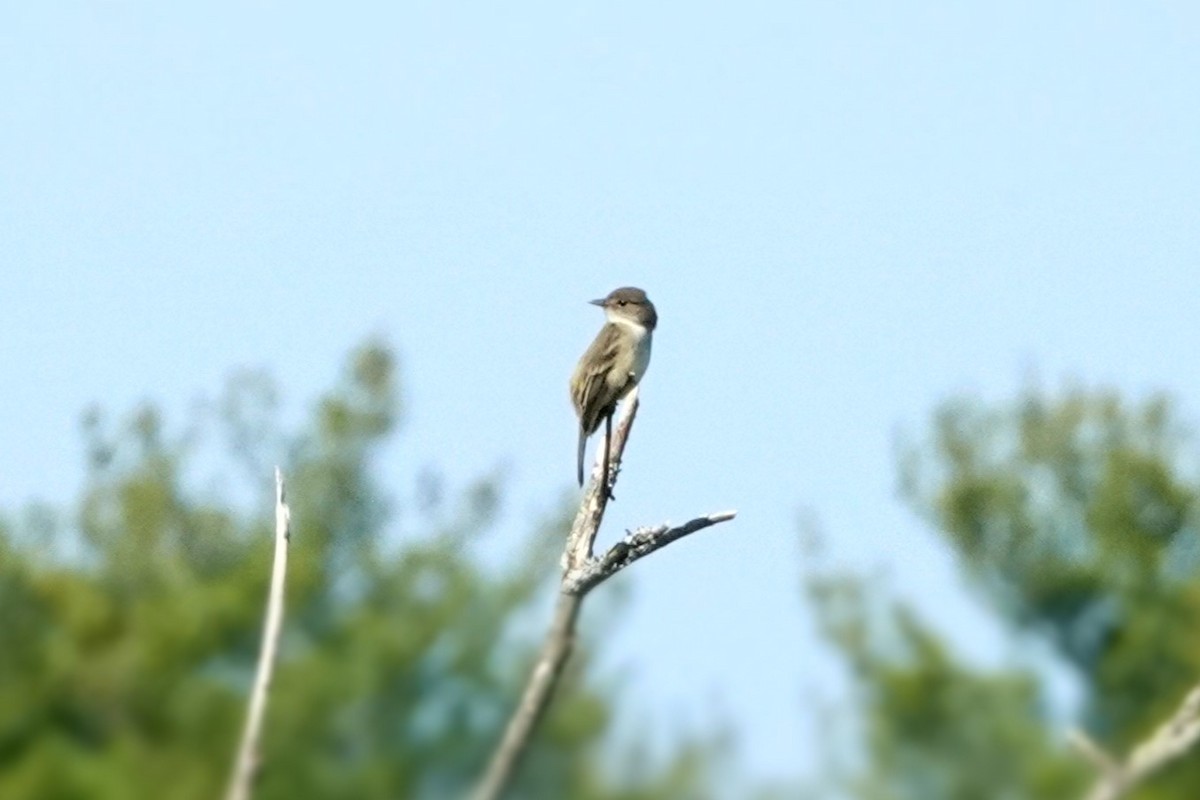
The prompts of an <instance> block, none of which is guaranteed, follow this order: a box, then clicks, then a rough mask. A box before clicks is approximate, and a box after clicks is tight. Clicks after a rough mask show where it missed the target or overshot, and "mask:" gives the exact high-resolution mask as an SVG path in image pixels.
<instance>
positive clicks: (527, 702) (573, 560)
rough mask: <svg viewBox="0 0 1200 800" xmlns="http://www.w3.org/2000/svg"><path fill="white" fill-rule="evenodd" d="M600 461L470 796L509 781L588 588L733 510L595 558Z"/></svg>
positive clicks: (628, 409) (638, 534)
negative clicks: (543, 623) (534, 646)
mask: <svg viewBox="0 0 1200 800" xmlns="http://www.w3.org/2000/svg"><path fill="white" fill-rule="evenodd" d="M637 410H638V390H637V389H636V388H635V389H634V390H633V391H632V392H631V393H630V394H629V396H628V398H627V399H626V400H625V403H624V406H623V408H622V410H621V417H620V421H619V422H618V424H617V426H616V429H615V430H614V431H613V441H612V446H611V448H610V457H609V461H610V464H609V469H610V472H611V480H610V481H609V482H610V483H616V479H617V476H618V475H619V474H620V471H621V457H622V456H623V454H624V452H625V442H626V441H627V440H628V438H629V430H630V428H631V427H632V426H633V420H634V418H635V417H636V416H637ZM607 444H608V443H604V444H603V445H602V446H607ZM603 462H604V459H603V451H601V452H600V454H599V455H598V457H597V459H596V465H595V466H594V467H593V468H592V478H591V481H590V483H589V484H588V487H587V490H586V491H585V492H584V495H583V500H582V502H581V503H580V504H579V511H578V512H576V514H575V521H574V522H573V523H572V525H571V532H570V533H569V534H568V535H567V544H566V549H565V550H564V551H563V558H562V567H563V576H562V584H561V586H560V588H559V595H558V604H557V606H556V607H555V610H554V620H553V621H552V622H551V625H550V630H549V631H548V632H547V634H546V640H545V642H544V643H543V644H542V649H541V651H540V652H539V653H538V657H537V661H536V662H535V663H534V666H533V671H532V672H531V673H530V675H529V680H528V682H527V683H526V684H525V690H524V691H523V692H522V694H521V700H520V702H519V703H518V704H517V707H516V709H515V710H514V711H513V715H512V717H511V718H510V719H509V721H508V725H507V726H506V727H505V729H504V735H503V736H502V737H501V739H500V743H499V744H498V745H497V746H496V749H495V751H494V752H493V753H492V757H491V760H490V761H489V762H488V766H487V769H486V770H485V771H484V774H483V777H482V778H481V779H480V781H479V784H478V785H477V786H476V788H475V792H474V794H473V795H472V797H473V798H474V800H498V798H500V797H501V796H502V795H503V793H504V791H505V789H506V788H507V787H508V785H509V784H510V783H511V782H512V779H513V776H514V775H515V774H516V770H517V766H518V765H519V764H520V762H521V757H522V755H523V754H524V752H525V749H526V747H527V746H528V744H529V740H530V738H531V737H532V736H533V731H534V729H535V728H536V727H537V724H538V721H539V720H540V719H541V718H542V716H543V715H544V714H545V712H546V709H547V708H548V707H549V705H550V701H551V699H552V698H553V696H554V690H555V688H556V687H557V685H558V681H559V678H560V677H561V676H562V672H563V668H564V667H565V666H566V663H567V659H568V658H570V655H571V649H572V647H573V646H574V644H575V626H576V623H577V622H578V619H579V609H580V606H581V605H582V604H583V598H584V597H585V596H586V595H587V593H588V592H589V591H590V590H591V589H593V588H595V587H596V586H598V585H599V584H600V583H602V582H603V581H604V580H606V579H607V578H609V577H611V576H612V575H615V574H616V573H618V572H620V571H621V570H622V569H624V568H625V567H627V566H629V565H630V564H632V563H633V562H634V561H637V560H638V559H640V558H643V557H644V556H647V555H649V554H650V553H653V552H654V551H655V550H659V549H661V548H663V547H666V546H667V545H668V544H670V543H671V542H673V541H676V540H678V539H682V538H683V537H684V536H687V535H688V534H690V533H693V532H695V531H698V530H701V529H703V528H707V527H709V526H711V525H715V524H717V523H718V522H724V521H726V520H729V519H733V517H734V514H735V512H732V511H726V512H722V513H719V514H710V515H709V516H707V517H699V518H697V519H694V520H692V521H691V522H688V523H687V524H685V525H680V526H679V527H676V528H671V527H669V526H667V525H658V526H654V527H649V528H639V529H638V530H637V531H635V532H634V533H631V534H628V535H627V536H626V538H625V541H623V542H618V543H617V544H615V545H613V546H612V547H611V548H609V550H608V551H607V552H606V553H605V554H604V555H603V556H602V557H600V558H596V557H595V556H594V555H592V547H593V546H594V544H595V542H596V534H597V532H598V531H599V530H600V522H601V520H602V519H603V518H604V510H605V508H607V506H608V493H607V492H605V491H603V489H604V485H605V483H606V481H605V478H606V477H607V476H604V475H602V474H601V473H602V472H603V466H602V465H603Z"/></svg>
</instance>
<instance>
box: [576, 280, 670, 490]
mask: <svg viewBox="0 0 1200 800" xmlns="http://www.w3.org/2000/svg"><path fill="white" fill-rule="evenodd" d="M589 302H590V303H591V304H592V305H595V306H600V307H601V308H603V309H604V316H605V319H606V321H605V323H604V327H602V328H601V329H600V332H599V333H597V334H596V338H595V339H593V340H592V343H591V345H589V346H588V349H587V350H586V351H584V354H583V356H582V357H581V358H580V359H579V363H578V364H577V365H576V367H575V371H574V372H573V373H572V374H571V402H572V403H573V404H574V406H575V413H576V415H577V416H578V417H579V448H578V451H577V453H576V459H575V462H576V473H577V474H576V477H577V479H578V480H579V485H580V486H582V485H583V455H584V451H585V449H586V448H587V440H588V437H589V436H591V435H592V434H593V433H595V432H596V429H597V428H599V427H600V422H601V420H603V421H604V425H605V427H604V431H605V436H604V472H603V473H602V474H603V481H604V489H605V492H606V493H608V489H609V486H608V460H609V455H610V453H609V448H610V446H611V441H612V418H613V413H614V412H615V411H616V410H617V403H618V402H620V401H621V399H622V398H624V397H625V395H627V394H629V392H630V391H632V390H633V387H635V386H637V385H638V382H639V381H640V380H641V379H642V377H643V376H645V374H646V368H647V367H649V366H650V345H651V342H652V341H653V338H654V329H655V328H656V327H657V326H658V312H657V311H656V310H655V308H654V303H651V302H650V298H649V297H647V296H646V293H645V292H644V291H643V290H641V289H638V288H636V287H634V286H622V287H621V288H619V289H613V290H612V291H611V292H609V293H608V296H606V297H603V298H601V299H599V300H591V301H589ZM609 497H611V493H609Z"/></svg>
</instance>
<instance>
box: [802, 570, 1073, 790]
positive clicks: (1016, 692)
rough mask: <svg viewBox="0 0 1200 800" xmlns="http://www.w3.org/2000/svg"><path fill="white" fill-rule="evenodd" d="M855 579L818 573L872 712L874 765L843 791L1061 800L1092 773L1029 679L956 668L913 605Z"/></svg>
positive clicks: (819, 600) (831, 629) (869, 739)
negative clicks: (1062, 745)
mask: <svg viewBox="0 0 1200 800" xmlns="http://www.w3.org/2000/svg"><path fill="white" fill-rule="evenodd" d="M868 587H869V584H868V582H866V581H864V580H863V579H861V578H859V577H856V576H847V575H840V576H839V575H816V574H814V575H812V576H810V578H809V580H808V585H807V588H808V592H809V596H810V597H811V599H812V600H813V603H814V607H815V608H816V610H817V614H818V619H819V620H820V621H821V622H822V624H823V629H824V633H825V635H826V636H827V638H828V639H829V640H830V641H831V642H833V643H834V645H835V647H836V648H837V649H838V651H839V652H840V653H841V654H842V655H843V656H844V657H845V658H846V659H847V661H848V663H849V664H850V666H851V668H852V669H851V672H852V675H853V677H854V685H855V689H856V693H857V695H858V700H859V702H860V704H861V705H862V707H863V708H864V709H865V710H866V714H865V716H864V719H863V720H862V725H863V730H862V734H863V739H864V743H865V746H866V747H865V749H866V766H865V768H863V769H862V770H860V771H858V772H857V773H855V774H852V775H851V776H850V778H849V779H847V780H845V781H844V785H843V786H842V787H841V788H842V789H843V790H844V791H848V792H850V793H851V794H852V795H853V796H854V797H858V798H863V799H864V800H941V799H942V798H944V799H945V800H1017V799H1018V798H1030V800H1032V799H1033V798H1038V799H1039V800H1040V799H1043V798H1044V800H1058V799H1059V798H1069V797H1074V796H1078V795H1079V794H1080V792H1081V791H1082V787H1083V784H1082V781H1083V779H1084V777H1085V776H1086V770H1083V769H1081V768H1080V765H1079V764H1078V763H1077V762H1076V760H1074V759H1071V758H1069V757H1064V754H1062V753H1060V752H1058V751H1057V750H1056V749H1055V748H1053V747H1052V746H1051V742H1050V738H1049V734H1050V727H1049V725H1048V723H1047V720H1046V715H1045V713H1044V709H1043V708H1042V704H1041V698H1040V692H1039V690H1038V686H1037V684H1036V682H1035V680H1034V677H1033V676H1032V675H1030V674H1029V673H1026V672H1022V671H1020V670H994V671H985V670H978V669H975V668H973V667H971V666H969V665H967V664H964V663H961V662H960V661H959V660H957V659H956V658H955V657H954V655H953V653H952V652H951V651H950V649H949V648H948V646H947V645H946V644H945V643H944V642H942V641H941V640H940V638H939V637H938V636H937V635H936V634H935V633H934V632H933V631H931V630H930V629H928V628H927V627H926V626H924V625H922V624H921V622H920V621H919V620H918V619H917V618H916V617H915V616H914V615H913V614H912V612H911V611H910V610H909V609H908V608H906V607H905V606H904V605H903V604H899V603H890V604H889V603H886V602H885V601H884V599H883V598H881V597H880V596H879V595H878V591H877V589H875V588H874V587H871V588H868Z"/></svg>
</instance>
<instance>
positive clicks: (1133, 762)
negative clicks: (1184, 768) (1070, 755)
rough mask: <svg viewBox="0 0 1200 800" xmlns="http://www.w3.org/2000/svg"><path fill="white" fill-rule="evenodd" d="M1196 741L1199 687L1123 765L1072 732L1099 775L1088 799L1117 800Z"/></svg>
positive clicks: (1199, 727) (1199, 732)
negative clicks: (1095, 766) (1097, 769)
mask: <svg viewBox="0 0 1200 800" xmlns="http://www.w3.org/2000/svg"><path fill="white" fill-rule="evenodd" d="M1197 739H1200V686H1196V687H1194V688H1193V689H1192V690H1191V691H1190V692H1188V694H1187V696H1186V697H1185V698H1184V699H1183V702H1182V703H1180V704H1179V708H1177V709H1176V710H1175V713H1174V714H1172V715H1171V718H1170V719H1168V720H1167V721H1166V722H1165V723H1163V724H1162V725H1161V726H1159V728H1158V729H1157V730H1156V731H1155V732H1154V733H1153V734H1152V735H1151V736H1150V738H1149V739H1147V740H1146V741H1144V742H1142V743H1141V744H1139V745H1138V746H1137V747H1135V748H1134V749H1133V752H1132V753H1131V754H1130V755H1129V757H1128V758H1127V759H1126V760H1125V762H1124V763H1118V762H1117V761H1116V760H1115V759H1113V758H1112V757H1111V756H1109V755H1108V754H1107V753H1105V752H1104V750H1103V749H1101V748H1100V747H1099V746H1098V745H1096V744H1095V743H1094V742H1093V741H1092V740H1091V739H1090V738H1088V737H1087V735H1086V734H1083V733H1082V732H1078V731H1076V732H1073V734H1072V738H1071V741H1072V743H1073V744H1074V745H1075V747H1076V749H1078V750H1080V752H1082V753H1083V754H1084V756H1085V757H1086V758H1087V759H1088V760H1089V761H1091V762H1092V763H1094V764H1096V765H1097V767H1098V768H1099V770H1100V773H1101V774H1100V777H1099V778H1098V779H1097V780H1096V783H1095V784H1094V785H1093V786H1092V789H1091V791H1090V792H1088V794H1087V800H1119V798H1122V797H1124V796H1125V795H1126V794H1128V793H1129V791H1130V790H1132V789H1133V788H1135V787H1136V786H1138V785H1140V784H1141V783H1142V782H1143V781H1145V780H1146V779H1147V778H1149V777H1150V776H1151V775H1153V774H1154V773H1156V772H1158V771H1159V770H1160V769H1162V768H1163V767H1165V766H1166V765H1167V764H1169V763H1171V762H1172V761H1174V760H1175V759H1177V758H1179V757H1180V756H1182V755H1183V754H1184V753H1186V752H1188V751H1189V750H1191V749H1192V747H1193V746H1194V745H1195V744H1196V740H1197Z"/></svg>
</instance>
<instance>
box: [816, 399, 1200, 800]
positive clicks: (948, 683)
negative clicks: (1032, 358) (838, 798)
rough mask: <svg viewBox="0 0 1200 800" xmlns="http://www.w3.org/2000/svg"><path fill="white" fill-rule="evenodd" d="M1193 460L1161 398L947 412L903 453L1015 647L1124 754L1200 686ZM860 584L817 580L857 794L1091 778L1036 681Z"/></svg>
mask: <svg viewBox="0 0 1200 800" xmlns="http://www.w3.org/2000/svg"><path fill="white" fill-rule="evenodd" d="M1193 453H1194V450H1193V448H1192V442H1191V440H1190V439H1189V437H1188V435H1187V432H1186V431H1185V429H1184V428H1183V426H1182V425H1181V424H1180V423H1179V422H1178V421H1177V419H1176V416H1175V414H1174V412H1173V410H1172V408H1171V406H1170V404H1169V403H1168V402H1167V401H1166V400H1164V399H1162V398H1154V399H1152V400H1150V401H1148V402H1145V403H1143V404H1140V405H1131V404H1129V403H1126V402H1124V401H1122V400H1121V399H1120V398H1119V397H1118V396H1116V395H1115V394H1113V393H1110V392H1085V391H1070V392H1067V393H1065V394H1063V395H1062V396H1059V397H1051V396H1047V395H1045V394H1043V393H1040V392H1037V391H1029V392H1027V393H1026V394H1025V395H1024V396H1023V397H1021V398H1020V399H1019V400H1018V401H1017V402H1016V403H1014V404H1012V405H1011V406H1002V407H997V408H990V407H986V406H982V405H979V404H977V403H970V402H954V403H950V404H947V405H946V406H945V407H943V408H942V409H940V410H939V411H938V412H937V413H936V414H935V416H934V422H933V425H932V430H931V432H930V434H929V436H928V438H927V440H926V441H925V442H924V443H922V444H921V445H919V446H916V447H910V448H909V449H908V450H907V452H906V453H905V455H904V459H903V469H902V489H903V492H904V495H905V497H906V498H907V499H908V500H909V502H910V503H911V504H912V505H913V507H914V508H915V509H916V510H917V511H918V513H919V514H921V515H922V516H923V517H924V518H925V519H927V520H928V521H929V522H930V523H931V525H932V527H933V528H934V529H935V530H936V531H937V533H938V534H939V535H940V536H942V537H944V539H945V541H946V542H947V544H948V545H949V546H950V547H951V548H952V549H953V550H954V552H955V553H956V554H957V556H958V558H959V563H960V565H961V566H962V568H963V571H964V574H965V575H966V576H967V578H968V582H969V583H970V585H972V586H973V587H975V588H976V590H977V591H978V592H979V596H980V597H981V598H982V599H983V600H984V601H985V603H987V604H988V606H989V607H990V608H991V609H992V610H993V611H994V612H995V613H996V614H997V615H998V617H999V618H1000V619H1002V620H1004V621H1006V623H1007V624H1008V625H1009V626H1010V630H1011V631H1012V632H1013V635H1014V636H1019V637H1023V638H1024V639H1025V640H1026V641H1034V640H1037V641H1041V642H1044V643H1045V644H1046V645H1048V648H1049V650H1050V651H1051V652H1053V653H1055V654H1056V655H1057V656H1058V657H1060V658H1061V660H1062V662H1063V663H1065V664H1067V665H1069V666H1070V667H1072V671H1073V672H1074V674H1075V675H1076V676H1077V677H1078V679H1079V681H1080V684H1081V688H1082V693H1083V720H1082V721H1083V724H1084V725H1085V726H1086V727H1087V728H1088V729H1089V730H1090V731H1091V732H1092V733H1093V734H1094V735H1095V736H1097V737H1098V738H1099V739H1101V740H1102V741H1103V742H1104V743H1105V744H1106V745H1108V746H1109V747H1111V748H1112V749H1113V750H1114V751H1116V752H1124V751H1125V750H1127V749H1128V748H1129V747H1130V746H1131V745H1132V744H1134V743H1135V742H1137V741H1140V740H1141V739H1143V738H1144V737H1145V736H1146V735H1147V734H1148V733H1149V731H1150V730H1151V729H1152V728H1153V727H1154V726H1155V725H1157V724H1158V723H1160V722H1161V721H1162V720H1163V719H1164V718H1165V716H1166V715H1167V714H1168V713H1169V711H1170V710H1171V709H1172V708H1173V707H1174V706H1175V705H1176V704H1177V703H1178V702H1179V701H1180V700H1181V699H1182V697H1183V695H1184V694H1185V692H1186V691H1187V689H1188V688H1189V687H1190V686H1192V685H1194V684H1195V683H1196V682H1197V681H1198V680H1200V626H1197V625H1196V621H1197V620H1198V619H1200V581H1198V580H1197V579H1198V578H1200V548H1198V547H1197V541H1198V540H1197V533H1198V531H1197V519H1196V516H1195V512H1194V509H1195V508H1196V499H1197V491H1198V487H1197V480H1196V476H1195V475H1194V474H1193V472H1192V467H1193V466H1194V462H1189V461H1188V458H1187V457H1188V456H1189V455H1192V454H1193ZM839 587H840V588H839ZM847 587H849V588H847ZM864 587H865V584H864V583H863V581H862V579H859V578H854V577H845V576H843V577H841V578H834V577H830V576H825V577H820V578H814V579H812V580H811V581H810V590H812V592H813V596H814V598H815V599H816V600H817V601H818V602H817V603H816V607H817V609H818V615H819V617H820V618H821V619H822V621H823V622H824V623H825V629H826V632H827V633H828V634H829V637H830V639H831V641H833V643H834V644H835V646H836V647H837V649H838V650H839V651H840V652H841V653H843V654H844V655H845V656H846V657H847V658H848V659H849V660H850V662H851V663H852V664H854V665H855V675H856V682H857V685H858V687H859V690H860V692H861V693H862V695H863V697H864V702H865V706H866V709H867V716H866V723H865V725H866V734H867V742H868V750H869V766H868V767H867V768H866V769H865V770H863V775H862V776H861V777H862V784H861V786H865V787H867V788H868V789H869V791H866V790H864V791H863V796H865V797H880V798H893V797H896V798H909V797H912V798H916V797H922V798H931V799H932V798H947V799H948V800H949V799H950V798H953V799H954V800H959V798H974V797H979V798H984V797H989V798H990V797H1001V798H1004V797H1012V798H1058V797H1070V796H1073V795H1074V796H1078V795H1079V794H1080V793H1081V792H1082V785H1081V784H1080V781H1082V780H1085V779H1086V778H1087V777H1088V776H1089V775H1090V773H1089V771H1088V769H1087V768H1086V767H1084V766H1083V765H1081V764H1080V763H1079V760H1078V758H1077V757H1075V756H1074V755H1073V754H1070V753H1066V752H1063V749H1062V748H1061V746H1059V745H1056V744H1055V743H1053V742H1052V741H1050V740H1049V739H1048V738H1047V737H1048V732H1049V731H1052V730H1053V728H1054V727H1055V723H1051V722H1049V721H1047V719H1046V718H1045V713H1044V712H1043V710H1042V708H1041V706H1042V698H1043V694H1044V692H1043V690H1042V689H1041V688H1040V683H1039V681H1038V680H1037V675H1035V674H1034V673H1032V672H1030V671H1028V670H1023V669H1016V668H1014V669H1011V670H996V671H982V670H978V669H975V668H972V667H969V666H966V665H963V664H961V663H957V662H956V661H955V659H954V657H953V656H952V653H951V650H950V648H949V647H948V646H947V645H946V644H944V643H943V642H942V641H941V640H940V639H939V638H938V637H937V636H936V635H935V634H933V633H932V632H931V631H929V630H927V629H925V628H924V627H922V626H921V625H920V624H919V623H918V622H917V621H916V620H915V619H914V618H913V617H912V615H911V614H909V613H908V612H907V611H906V610H905V609H904V608H903V607H902V606H896V605H893V607H892V608H891V609H890V610H889V609H887V608H882V609H881V608H879V607H874V608H872V607H870V606H869V605H868V603H867V602H866V600H865V598H866V594H865V588H864ZM848 598H849V599H848ZM855 598H857V599H855ZM1061 725H1062V723H1061V722H1059V723H1057V726H1058V727H1061ZM989 785H990V786H991V787H992V788H991V790H990V791H989V790H988V786H989ZM1196 786H1200V762H1197V761H1196V760H1195V759H1192V760H1190V761H1188V762H1186V763H1182V764H1179V765H1177V766H1176V767H1174V768H1172V769H1171V770H1169V771H1168V773H1167V774H1165V775H1163V776H1162V777H1161V778H1160V779H1158V780H1157V781H1155V782H1154V784H1153V786H1151V787H1149V788H1148V789H1146V790H1145V794H1144V795H1139V796H1145V797H1154V798H1162V800H1168V799H1171V800H1174V799H1175V798H1178V799H1179V800H1185V799H1186V800H1191V798H1194V797H1195V796H1196V792H1195V787H1196Z"/></svg>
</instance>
